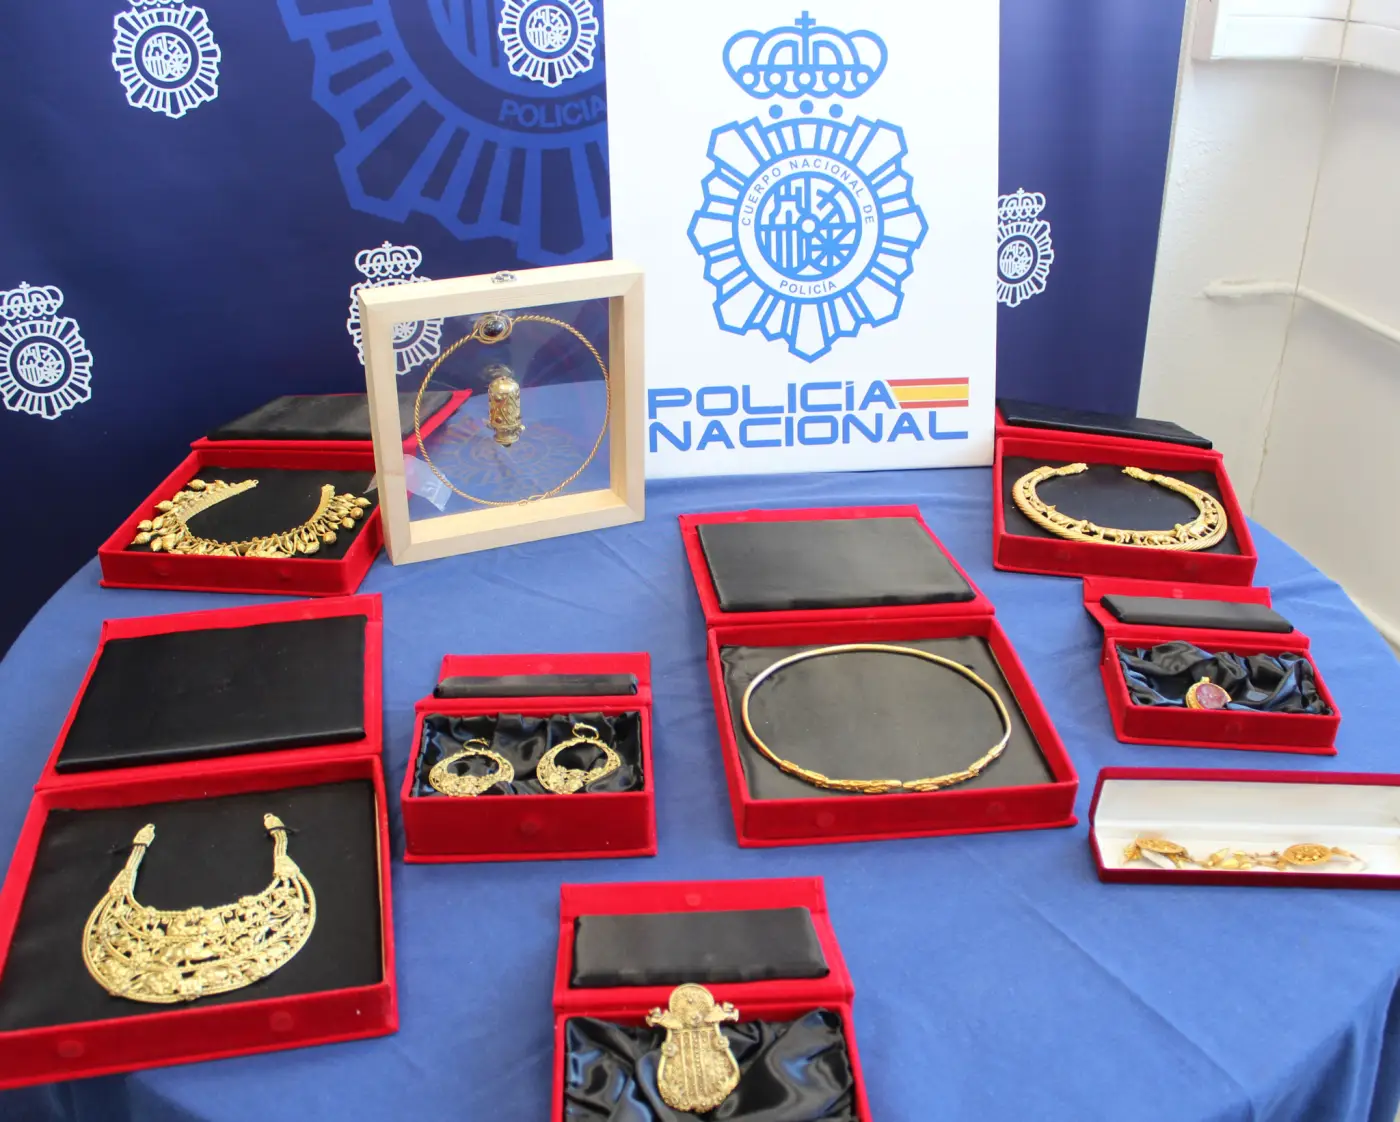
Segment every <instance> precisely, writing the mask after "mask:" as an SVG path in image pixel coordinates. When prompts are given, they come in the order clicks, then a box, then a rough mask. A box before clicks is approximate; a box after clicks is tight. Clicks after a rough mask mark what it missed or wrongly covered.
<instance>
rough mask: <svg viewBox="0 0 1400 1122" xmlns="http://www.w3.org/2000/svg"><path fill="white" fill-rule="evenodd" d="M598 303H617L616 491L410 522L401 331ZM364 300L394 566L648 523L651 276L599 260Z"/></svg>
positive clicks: (612, 352)
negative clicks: (645, 322)
mask: <svg viewBox="0 0 1400 1122" xmlns="http://www.w3.org/2000/svg"><path fill="white" fill-rule="evenodd" d="M599 299H606V300H608V302H609V307H608V356H607V363H608V374H609V378H610V381H611V386H612V412H611V416H610V418H609V422H608V459H609V486H608V488H607V489H598V490H594V491H584V492H580V493H578V494H569V495H556V496H554V497H553V498H548V499H540V500H538V501H536V502H531V503H521V504H517V505H513V506H503V507H485V508H483V509H481V510H468V511H461V512H459V513H456V514H444V515H441V516H439V517H436V518H431V519H416V520H415V519H411V518H410V517H409V512H408V480H407V477H406V474H405V469H404V451H403V440H402V438H401V436H400V425H399V412H398V408H399V407H398V393H399V384H398V383H399V378H398V374H397V372H396V369H395V364H394V325H395V324H396V323H408V322H413V321H416V320H422V319H437V318H440V317H446V316H470V315H482V314H485V313H487V312H494V311H500V310H502V309H503V308H507V309H508V308H526V307H531V308H533V307H540V306H547V305H551V304H564V303H569V302H572V301H578V300H599ZM359 303H360V323H361V325H362V326H363V330H364V341H365V383H366V386H367V389H368V392H369V415H370V428H371V430H372V432H373V435H374V462H375V469H376V471H377V472H378V485H379V496H380V497H379V505H380V510H381V511H382V517H383V521H384V537H385V542H386V544H387V547H388V551H389V558H390V560H391V561H393V563H394V564H395V565H403V564H408V563H410V562H414V561H428V560H431V559H433V558H436V557H448V556H451V555H453V554H457V553H471V552H475V551H476V550H480V549H495V548H497V547H499V546H503V545H517V544H519V543H521V542H531V541H538V540H540V539H542V538H552V537H559V536H562V535H564V534H577V533H582V532H584V531H587V530H601V529H604V528H606V527H608V526H621V525H624V524H625V523H628V522H639V521H641V520H642V518H644V517H645V505H644V504H645V488H646V483H645V466H646V459H645V448H644V446H643V439H644V438H643V431H644V424H645V417H644V414H643V408H644V403H643V397H644V391H643V360H642V317H643V279H642V271H641V269H639V268H638V267H637V266H636V265H633V264H631V263H629V262H626V261H597V262H590V263H586V264H580V265H559V266H554V267H551V268H547V269H523V270H521V271H519V272H517V273H497V274H495V275H493V276H492V275H482V276H475V277H457V278H455V279H451V280H435V281H425V282H424V283H422V284H405V285H388V286H385V287H382V288H366V289H361V290H360V293H359Z"/></svg>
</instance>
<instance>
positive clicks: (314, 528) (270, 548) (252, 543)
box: [131, 479, 370, 557]
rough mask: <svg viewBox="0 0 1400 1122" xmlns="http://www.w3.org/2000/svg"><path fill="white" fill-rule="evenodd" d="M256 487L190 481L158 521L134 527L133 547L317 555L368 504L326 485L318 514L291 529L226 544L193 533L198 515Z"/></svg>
mask: <svg viewBox="0 0 1400 1122" xmlns="http://www.w3.org/2000/svg"><path fill="white" fill-rule="evenodd" d="M257 485H258V481H257V480H256V479H245V480H243V482H241V483H226V482H225V481H224V480H222V479H215V480H214V481H213V482H211V483H206V482H205V481H204V480H202V479H191V480H190V481H189V482H188V483H186V484H185V487H184V490H181V491H176V492H175V496H174V498H171V499H166V500H164V501H163V502H159V503H156V510H157V511H158V512H159V513H158V514H157V515H156V517H155V518H152V519H143V520H142V521H141V522H138V523H137V524H136V529H137V531H138V533H137V535H136V537H134V538H133V539H132V543H131V544H132V545H149V546H150V547H151V552H152V553H160V552H162V551H164V552H166V553H194V554H201V555H203V556H207V557H295V556H296V555H297V554H299V553H303V554H309V553H315V552H317V550H319V549H320V548H321V546H322V545H332V544H333V543H334V542H335V539H336V531H337V530H353V529H354V528H355V523H356V521H357V520H359V519H361V518H363V517H364V516H365V509H366V508H367V507H368V506H369V505H370V502H369V500H368V499H366V498H364V497H363V496H361V497H359V498H356V497H355V496H354V495H351V494H343V495H337V494H336V492H335V488H334V487H333V486H332V485H331V484H329V483H327V484H325V485H323V486H322V488H321V501H320V502H319V503H318V504H317V506H316V510H315V513H313V514H312V515H311V517H310V518H308V519H307V520H306V521H305V522H303V523H301V524H300V525H299V526H293V527H292V528H291V529H290V530H283V531H281V532H280V533H276V534H265V535H263V536H262V537H257V538H247V539H245V540H243V541H237V542H225V541H218V540H217V539H215V538H202V537H200V536H199V535H198V534H196V533H195V532H194V531H193V530H191V529H190V519H191V518H193V517H194V516H195V515H197V514H200V513H202V512H204V511H206V510H208V509H209V508H210V507H211V506H217V505H218V504H219V503H221V502H224V501H225V500H226V499H231V498H233V497H234V496H235V495H241V494H243V492H244V491H251V490H252V489H253V488H254V487H256V486H257Z"/></svg>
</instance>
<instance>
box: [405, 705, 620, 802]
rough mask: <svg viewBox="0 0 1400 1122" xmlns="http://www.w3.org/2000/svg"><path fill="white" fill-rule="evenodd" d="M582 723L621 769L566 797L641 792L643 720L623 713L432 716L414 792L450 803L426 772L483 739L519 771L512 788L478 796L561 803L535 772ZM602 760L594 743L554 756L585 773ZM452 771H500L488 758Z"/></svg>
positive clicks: (427, 722) (470, 758)
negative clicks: (613, 753) (543, 797)
mask: <svg viewBox="0 0 1400 1122" xmlns="http://www.w3.org/2000/svg"><path fill="white" fill-rule="evenodd" d="M578 721H583V722H586V723H587V724H590V725H592V726H593V727H594V728H595V729H597V731H598V738H599V739H600V740H602V741H603V742H604V743H605V744H611V745H612V746H613V748H614V749H616V751H617V754H618V755H619V756H621V757H622V766H621V767H620V768H618V769H617V770H616V771H613V772H610V773H609V774H607V775H605V776H603V778H601V779H598V780H595V781H594V782H592V783H590V784H588V785H587V786H586V787H584V788H583V790H582V791H577V792H575V793H574V794H573V795H569V796H567V797H568V798H578V797H579V795H586V794H589V793H590V792H597V793H605V792H606V793H616V792H621V791H639V790H641V789H642V787H643V785H644V776H643V775H642V721H641V717H640V715H639V714H637V713H622V714H620V715H618V716H615V717H605V716H603V715H602V714H601V713H573V714H569V715H567V716H564V715H560V716H554V717H521V716H518V715H511V714H502V715H501V716H499V717H496V716H476V717H449V716H445V715H444V714H441V713H430V714H428V715H427V716H426V717H425V718H424V720H423V745H422V751H420V752H419V753H418V772H417V775H416V777H415V779H414V783H413V793H414V794H415V795H421V796H423V797H425V798H426V797H436V798H449V797H450V796H447V795H444V794H442V792H440V791H438V790H436V789H435V788H434V787H433V785H432V784H431V783H429V782H428V773H429V772H431V771H432V770H433V766H434V765H435V764H436V763H437V762H438V761H439V760H440V759H442V758H443V757H445V756H450V755H452V754H453V753H454V752H459V751H461V750H462V749H463V748H465V747H466V742H467V741H469V740H473V739H475V738H477V737H480V738H481V739H483V740H485V741H486V742H487V743H488V744H489V745H490V746H491V750H492V751H493V752H498V753H500V754H501V755H502V756H504V757H505V758H506V759H507V760H509V761H510V763H511V766H512V767H513V768H514V769H515V778H514V780H513V781H511V782H510V783H497V784H496V785H495V786H494V787H492V788H491V789H490V790H488V791H484V792H483V793H482V794H480V795H478V796H476V797H477V798H486V797H488V796H490V795H548V796H550V797H551V798H560V797H561V796H559V795H555V794H554V793H553V792H551V791H550V790H548V789H547V788H546V787H544V786H543V785H542V784H541V783H540V781H539V780H538V779H536V778H535V768H536V766H538V764H539V762H540V758H541V757H542V756H543V755H544V754H545V753H546V752H548V751H549V750H550V749H551V748H553V747H554V746H555V745H556V744H559V743H561V742H562V741H565V740H570V739H572V738H573V735H574V733H573V726H574V723H575V722H578ZM602 759H603V752H602V750H601V749H599V748H596V747H594V746H593V745H590V744H580V745H578V746H576V747H573V748H566V749H564V751H562V752H560V753H559V755H558V756H556V757H555V760H556V762H557V763H558V764H559V765H560V766H561V767H576V768H583V769H584V770H585V771H586V770H588V769H590V768H593V767H596V766H597V765H598V764H599V763H600V762H601V761H602ZM450 767H451V769H452V771H453V772H454V773H456V774H461V775H487V774H489V773H490V772H493V771H495V770H496V765H495V763H494V762H492V761H491V760H490V759H488V758H487V757H485V756H468V757H467V758H466V759H464V760H459V761H458V762H457V763H455V764H452V765H450Z"/></svg>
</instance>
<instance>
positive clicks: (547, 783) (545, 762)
mask: <svg viewBox="0 0 1400 1122" xmlns="http://www.w3.org/2000/svg"><path fill="white" fill-rule="evenodd" d="M580 744H591V745H593V747H595V748H597V749H599V750H600V751H601V752H602V753H603V761H602V763H600V764H598V765H597V766H596V767H593V768H591V769H590V770H588V771H584V770H583V769H582V768H577V767H561V766H560V765H559V764H557V763H555V762H554V761H555V760H556V759H557V758H558V756H559V753H560V752H562V751H564V749H565V748H576V747H578V745H580ZM621 766H622V757H621V756H619V755H618V754H617V750H616V749H614V748H613V746H612V745H611V744H607V743H605V742H604V741H602V740H600V739H599V738H598V730H597V729H595V728H594V727H593V726H592V725H588V724H584V722H582V721H579V722H577V723H576V724H575V725H574V735H573V736H571V737H570V738H569V739H568V740H564V741H560V742H559V743H558V744H556V745H555V746H554V747H553V748H551V749H550V750H549V751H548V752H546V753H545V754H544V755H543V756H541V757H540V762H539V763H538V764H536V765H535V778H536V779H538V780H539V781H540V786H542V787H543V788H544V789H545V790H547V791H553V792H554V793H555V794H556V795H572V794H573V793H574V792H575V791H581V790H583V788H584V787H586V786H587V785H588V784H590V783H594V782H596V781H597V780H599V779H602V778H603V777H604V776H605V775H611V774H612V773H613V772H615V771H616V770H617V769H618V768H620V767H621Z"/></svg>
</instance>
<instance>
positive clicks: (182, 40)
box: [112, 0, 223, 117]
mask: <svg viewBox="0 0 1400 1122" xmlns="http://www.w3.org/2000/svg"><path fill="white" fill-rule="evenodd" d="M112 25H113V26H114V27H115V28H116V32H117V33H116V37H115V38H114V39H113V40H112V67H113V68H114V69H115V70H116V72H117V73H118V74H119V75H120V76H121V80H122V85H123V86H125V87H126V100H127V101H128V102H129V103H130V104H131V106H132V108H134V109H149V110H150V111H151V112H152V113H164V114H165V115H166V116H167V117H183V116H184V115H185V114H186V113H187V112H189V111H190V110H191V109H195V108H197V107H199V106H200V105H203V104H204V103H205V102H206V101H213V100H214V99H215V98H216V97H218V96H219V60H220V59H221V58H222V57H223V56H222V55H221V53H220V51H219V44H218V43H216V42H214V33H213V32H212V31H210V30H209V16H208V14H207V13H206V12H205V11H204V9H203V8H196V7H194V6H193V5H192V4H184V3H178V2H177V3H171V2H170V0H131V10H130V11H129V12H120V13H118V14H117V15H116V16H114V17H113V18H112Z"/></svg>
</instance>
